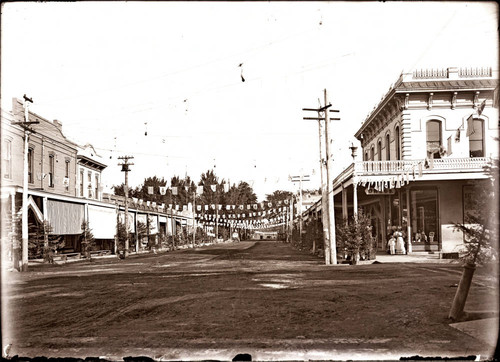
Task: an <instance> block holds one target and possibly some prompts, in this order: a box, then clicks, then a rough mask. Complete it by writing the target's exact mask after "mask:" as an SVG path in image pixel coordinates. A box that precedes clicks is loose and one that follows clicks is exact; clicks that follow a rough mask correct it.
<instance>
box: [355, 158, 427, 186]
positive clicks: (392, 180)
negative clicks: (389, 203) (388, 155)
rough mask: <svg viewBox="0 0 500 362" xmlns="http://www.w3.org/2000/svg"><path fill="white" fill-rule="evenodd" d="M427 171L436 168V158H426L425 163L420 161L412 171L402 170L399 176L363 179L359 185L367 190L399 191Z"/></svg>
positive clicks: (412, 166)
mask: <svg viewBox="0 0 500 362" xmlns="http://www.w3.org/2000/svg"><path fill="white" fill-rule="evenodd" d="M424 168H425V169H433V168H434V158H433V157H430V158H426V159H425V160H424V161H419V162H418V163H417V164H413V165H411V170H402V171H399V172H398V173H397V174H395V175H392V176H389V177H387V178H386V179H385V180H380V179H373V178H370V177H361V178H359V179H358V182H357V185H358V186H363V187H365V188H366V189H367V190H370V189H373V190H375V191H379V192H384V191H386V190H391V189H399V188H401V187H402V186H405V185H408V184H409V183H410V181H415V180H416V179H417V177H418V178H420V177H422V176H423V171H424Z"/></svg>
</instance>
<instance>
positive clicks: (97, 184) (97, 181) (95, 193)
mask: <svg viewBox="0 0 500 362" xmlns="http://www.w3.org/2000/svg"><path fill="white" fill-rule="evenodd" d="M94 190H95V191H94V197H95V198H96V199H97V198H98V196H99V175H97V174H96V175H95V189H94Z"/></svg>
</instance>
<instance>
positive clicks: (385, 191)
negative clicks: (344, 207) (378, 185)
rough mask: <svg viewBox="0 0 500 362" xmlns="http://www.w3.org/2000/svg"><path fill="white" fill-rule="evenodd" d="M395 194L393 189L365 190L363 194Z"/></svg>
mask: <svg viewBox="0 0 500 362" xmlns="http://www.w3.org/2000/svg"><path fill="white" fill-rule="evenodd" d="M395 192H396V190H395V189H385V190H383V191H379V190H377V189H365V193H366V194H367V195H394V194H395Z"/></svg>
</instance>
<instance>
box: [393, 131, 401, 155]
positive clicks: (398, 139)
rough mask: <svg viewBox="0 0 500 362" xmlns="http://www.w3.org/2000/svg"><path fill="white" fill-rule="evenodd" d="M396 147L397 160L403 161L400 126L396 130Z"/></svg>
mask: <svg viewBox="0 0 500 362" xmlns="http://www.w3.org/2000/svg"><path fill="white" fill-rule="evenodd" d="M394 145H395V147H396V160H400V159H401V149H400V136H399V126H398V127H396V129H395V130H394Z"/></svg>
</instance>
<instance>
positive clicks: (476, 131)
mask: <svg viewBox="0 0 500 362" xmlns="http://www.w3.org/2000/svg"><path fill="white" fill-rule="evenodd" d="M472 124H473V127H472V129H471V130H470V134H469V155H470V157H484V130H483V121H482V120H480V119H475V120H473V123H472Z"/></svg>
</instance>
